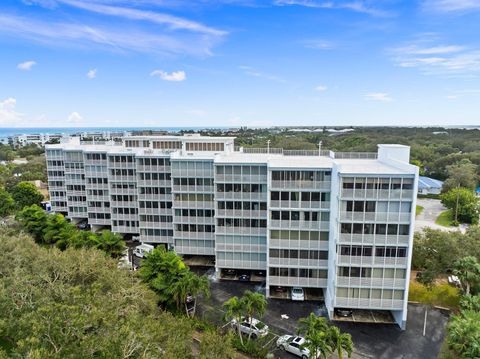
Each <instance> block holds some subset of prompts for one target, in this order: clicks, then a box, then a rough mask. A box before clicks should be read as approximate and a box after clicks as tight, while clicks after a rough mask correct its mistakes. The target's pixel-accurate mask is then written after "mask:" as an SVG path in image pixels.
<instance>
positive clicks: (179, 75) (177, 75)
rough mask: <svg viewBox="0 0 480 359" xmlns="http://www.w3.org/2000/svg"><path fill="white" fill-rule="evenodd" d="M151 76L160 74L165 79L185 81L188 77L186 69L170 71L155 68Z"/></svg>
mask: <svg viewBox="0 0 480 359" xmlns="http://www.w3.org/2000/svg"><path fill="white" fill-rule="evenodd" d="M150 76H158V77H160V78H161V79H162V80H165V81H185V80H186V79H187V75H186V74H185V71H173V72H170V73H168V72H165V71H162V70H154V71H152V72H151V73H150Z"/></svg>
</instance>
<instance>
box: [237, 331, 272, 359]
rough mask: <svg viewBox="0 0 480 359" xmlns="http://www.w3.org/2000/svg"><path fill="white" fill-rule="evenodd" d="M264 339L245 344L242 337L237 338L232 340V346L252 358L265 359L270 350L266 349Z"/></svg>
mask: <svg viewBox="0 0 480 359" xmlns="http://www.w3.org/2000/svg"><path fill="white" fill-rule="evenodd" d="M265 344H266V343H265V340H264V339H263V338H260V339H257V340H250V341H246V342H243V341H242V339H241V337H238V336H235V337H233V339H232V345H233V347H234V348H235V349H237V350H239V351H241V352H243V353H245V354H248V355H249V356H250V357H251V358H258V359H263V358H265V357H266V356H267V354H268V348H266V347H264V345H265Z"/></svg>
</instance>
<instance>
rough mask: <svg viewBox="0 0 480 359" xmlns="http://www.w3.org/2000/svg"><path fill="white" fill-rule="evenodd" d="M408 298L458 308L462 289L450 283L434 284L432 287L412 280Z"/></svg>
mask: <svg viewBox="0 0 480 359" xmlns="http://www.w3.org/2000/svg"><path fill="white" fill-rule="evenodd" d="M408 300H410V301H413V302H420V303H424V304H430V305H437V306H441V307H447V308H452V309H454V308H458V306H459V302H460V291H459V289H458V288H455V287H452V286H451V285H449V284H439V285H434V286H432V287H431V288H429V287H427V286H425V285H423V284H420V283H417V282H411V283H410V289H409V294H408Z"/></svg>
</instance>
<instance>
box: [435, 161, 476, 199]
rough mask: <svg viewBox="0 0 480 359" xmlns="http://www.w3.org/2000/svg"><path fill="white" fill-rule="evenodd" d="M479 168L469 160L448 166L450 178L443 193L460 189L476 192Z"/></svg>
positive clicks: (446, 181) (445, 183)
mask: <svg viewBox="0 0 480 359" xmlns="http://www.w3.org/2000/svg"><path fill="white" fill-rule="evenodd" d="M477 168H478V166H477V165H475V164H473V163H472V162H471V161H470V160H468V159H463V160H461V161H459V162H457V163H454V164H452V165H449V166H446V170H447V174H448V178H447V179H446V180H445V182H444V183H443V186H442V193H447V192H449V191H451V190H452V189H454V188H458V187H463V188H468V189H469V190H471V191H473V190H475V188H476V186H477V182H478V176H477Z"/></svg>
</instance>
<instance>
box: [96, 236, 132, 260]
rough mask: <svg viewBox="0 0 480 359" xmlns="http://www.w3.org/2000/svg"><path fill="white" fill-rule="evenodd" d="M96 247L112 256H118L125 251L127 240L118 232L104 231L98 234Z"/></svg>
mask: <svg viewBox="0 0 480 359" xmlns="http://www.w3.org/2000/svg"><path fill="white" fill-rule="evenodd" d="M94 248H97V249H100V250H102V251H104V252H105V253H107V254H108V255H109V256H110V257H112V258H118V257H121V256H122V255H123V252H124V251H125V242H124V241H123V238H122V236H121V235H119V234H118V233H113V232H110V231H103V232H102V233H101V234H100V235H99V236H97V238H96V240H95V244H94Z"/></svg>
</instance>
